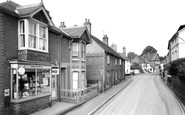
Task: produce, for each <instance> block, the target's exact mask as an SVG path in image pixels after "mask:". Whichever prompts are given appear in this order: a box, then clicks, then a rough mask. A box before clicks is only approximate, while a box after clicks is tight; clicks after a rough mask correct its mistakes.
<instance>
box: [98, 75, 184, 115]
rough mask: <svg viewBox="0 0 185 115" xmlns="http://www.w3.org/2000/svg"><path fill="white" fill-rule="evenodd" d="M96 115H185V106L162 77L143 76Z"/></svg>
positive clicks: (136, 79)
mask: <svg viewBox="0 0 185 115" xmlns="http://www.w3.org/2000/svg"><path fill="white" fill-rule="evenodd" d="M95 114H96V115H185V114H184V106H183V105H182V104H181V102H179V101H178V99H177V98H176V97H175V95H174V94H173V93H172V92H171V90H170V89H169V88H168V87H167V86H166V85H165V84H164V82H163V81H161V78H160V76H158V75H154V74H141V75H138V76H136V78H135V79H134V81H133V82H132V83H130V85H129V86H127V87H126V88H125V89H124V90H122V91H121V92H120V93H119V94H118V95H117V96H116V97H114V98H113V99H112V100H111V101H109V102H108V103H107V104H106V105H104V106H102V107H101V108H100V109H98V110H97V111H96V112H95Z"/></svg>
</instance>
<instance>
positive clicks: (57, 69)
mask: <svg viewBox="0 0 185 115" xmlns="http://www.w3.org/2000/svg"><path fill="white" fill-rule="evenodd" d="M52 75H59V68H56V67H53V68H52Z"/></svg>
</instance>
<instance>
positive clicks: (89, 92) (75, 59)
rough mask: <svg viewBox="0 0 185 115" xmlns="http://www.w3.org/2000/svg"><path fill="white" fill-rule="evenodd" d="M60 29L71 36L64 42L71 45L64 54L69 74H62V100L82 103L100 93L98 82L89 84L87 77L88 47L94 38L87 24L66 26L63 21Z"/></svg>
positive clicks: (63, 64) (65, 65) (64, 65)
mask: <svg viewBox="0 0 185 115" xmlns="http://www.w3.org/2000/svg"><path fill="white" fill-rule="evenodd" d="M87 21H88V20H86V23H88V22H87ZM60 29H61V30H62V31H63V32H64V33H66V34H67V35H68V36H70V38H71V40H70V41H66V42H67V43H64V44H63V45H69V46H68V49H66V53H67V52H68V51H69V53H67V54H66V55H65V54H64V56H65V61H64V60H63V62H62V66H63V67H64V69H65V68H66V69H67V74H65V73H63V74H62V75H63V76H64V77H63V76H62V89H61V90H62V92H61V100H62V101H66V102H72V103H81V102H84V101H87V100H88V99H91V98H92V97H94V96H96V95H98V92H97V84H88V83H87V77H86V76H87V67H86V63H87V58H86V53H87V49H86V47H87V46H88V45H89V44H91V43H92V38H91V37H90V33H89V31H88V28H87V27H86V26H74V27H66V26H65V24H64V22H62V23H61V26H60Z"/></svg>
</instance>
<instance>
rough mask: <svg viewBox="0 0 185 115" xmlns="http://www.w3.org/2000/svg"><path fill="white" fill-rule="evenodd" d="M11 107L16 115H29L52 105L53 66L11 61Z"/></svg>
mask: <svg viewBox="0 0 185 115" xmlns="http://www.w3.org/2000/svg"><path fill="white" fill-rule="evenodd" d="M10 68H11V69H10V70H11V107H12V108H13V110H14V111H15V113H16V114H29V113H32V112H34V111H37V110H39V109H43V108H45V107H48V106H49V105H50V103H51V94H52V93H51V90H52V89H51V82H52V80H51V76H52V74H51V69H52V66H51V64H49V63H47V62H42V63H41V62H22V61H21V62H20V61H10Z"/></svg>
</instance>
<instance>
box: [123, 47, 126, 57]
mask: <svg viewBox="0 0 185 115" xmlns="http://www.w3.org/2000/svg"><path fill="white" fill-rule="evenodd" d="M123 56H124V57H126V48H125V47H123Z"/></svg>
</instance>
